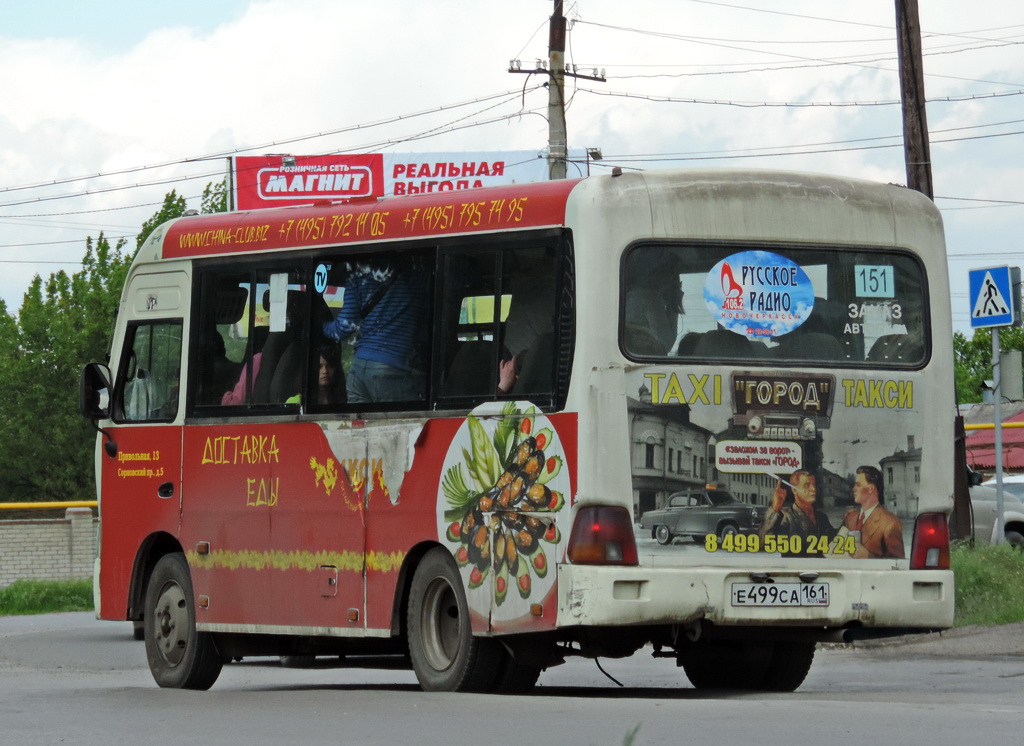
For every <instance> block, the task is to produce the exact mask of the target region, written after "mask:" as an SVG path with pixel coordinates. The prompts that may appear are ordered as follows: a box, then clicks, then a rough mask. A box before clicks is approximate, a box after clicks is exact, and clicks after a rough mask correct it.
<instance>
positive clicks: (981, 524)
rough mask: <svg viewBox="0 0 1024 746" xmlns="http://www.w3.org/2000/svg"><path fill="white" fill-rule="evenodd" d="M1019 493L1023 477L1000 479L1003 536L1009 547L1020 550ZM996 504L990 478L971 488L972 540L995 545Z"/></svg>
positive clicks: (1023, 526)
mask: <svg viewBox="0 0 1024 746" xmlns="http://www.w3.org/2000/svg"><path fill="white" fill-rule="evenodd" d="M1011 480H1012V481H1011ZM1018 491H1020V492H1018ZM1022 493H1024V475H1017V474H1015V475H1012V476H1008V477H1003V535H1004V536H1005V537H1006V541H1008V542H1009V543H1010V544H1012V545H1013V546H1015V547H1018V548H1021V549H1024V500H1022V499H1021V497H1020V496H1019V494H1022ZM997 505H998V499H997V493H996V488H995V480H994V479H990V480H988V481H986V482H983V483H981V484H979V485H976V486H972V487H971V512H972V514H973V517H974V538H975V540H977V541H984V542H990V543H991V542H995V539H996V515H997V513H996V507H997Z"/></svg>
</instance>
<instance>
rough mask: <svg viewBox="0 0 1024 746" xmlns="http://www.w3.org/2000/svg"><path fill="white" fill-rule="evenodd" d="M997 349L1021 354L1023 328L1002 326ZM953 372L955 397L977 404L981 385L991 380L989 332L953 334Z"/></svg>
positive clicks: (976, 331) (966, 402)
mask: <svg viewBox="0 0 1024 746" xmlns="http://www.w3.org/2000/svg"><path fill="white" fill-rule="evenodd" d="M999 347H1000V349H1001V350H1003V351H1004V352H1005V351H1006V350H1021V351H1024V329H1021V328H1018V327H1002V328H1001V329H1000V332H999ZM953 370H954V375H955V378H956V391H957V398H958V400H959V401H960V402H963V403H965V404H968V403H972V402H980V401H981V385H982V383H983V382H984V381H986V380H991V378H992V333H991V330H989V329H976V330H975V331H974V334H973V335H972V336H971V337H967V336H966V335H964V334H962V333H961V332H954V333H953Z"/></svg>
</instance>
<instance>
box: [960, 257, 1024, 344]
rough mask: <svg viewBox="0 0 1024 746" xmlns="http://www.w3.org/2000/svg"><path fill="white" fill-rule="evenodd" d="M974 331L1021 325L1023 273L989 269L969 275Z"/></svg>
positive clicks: (1015, 268) (1010, 268)
mask: <svg viewBox="0 0 1024 746" xmlns="http://www.w3.org/2000/svg"><path fill="white" fill-rule="evenodd" d="M968 281H969V285H970V298H971V328H973V329H983V328H988V327H992V326H1014V325H1018V324H1020V269H1019V268H1018V267H987V268H985V269H972V270H971V271H970V273H969V274H968Z"/></svg>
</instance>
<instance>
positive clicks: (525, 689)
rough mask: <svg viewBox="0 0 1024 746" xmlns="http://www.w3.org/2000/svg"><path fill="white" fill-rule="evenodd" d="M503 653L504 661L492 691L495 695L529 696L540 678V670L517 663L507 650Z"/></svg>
mask: <svg viewBox="0 0 1024 746" xmlns="http://www.w3.org/2000/svg"><path fill="white" fill-rule="evenodd" d="M502 653H503V654H504V660H503V661H502V662H501V668H500V669H499V670H498V678H497V680H496V681H495V682H494V687H493V688H492V689H491V691H492V692H493V693H494V694H529V693H530V692H531V691H533V687H534V686H535V685H536V684H537V679H539V678H540V668H538V667H537V666H527V665H524V664H522V663H517V662H516V660H515V658H513V657H512V653H510V652H508V651H507V650H502Z"/></svg>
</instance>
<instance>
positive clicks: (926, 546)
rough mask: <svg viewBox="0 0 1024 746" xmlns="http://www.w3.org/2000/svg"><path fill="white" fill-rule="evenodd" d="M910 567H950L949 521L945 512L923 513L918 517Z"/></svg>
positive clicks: (927, 568) (936, 568)
mask: <svg viewBox="0 0 1024 746" xmlns="http://www.w3.org/2000/svg"><path fill="white" fill-rule="evenodd" d="M910 569H911V570H948V569H949V523H948V522H947V520H946V514H945V513H922V514H921V515H919V516H918V517H917V522H916V523H915V524H914V547H913V549H912V550H911V552H910Z"/></svg>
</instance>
